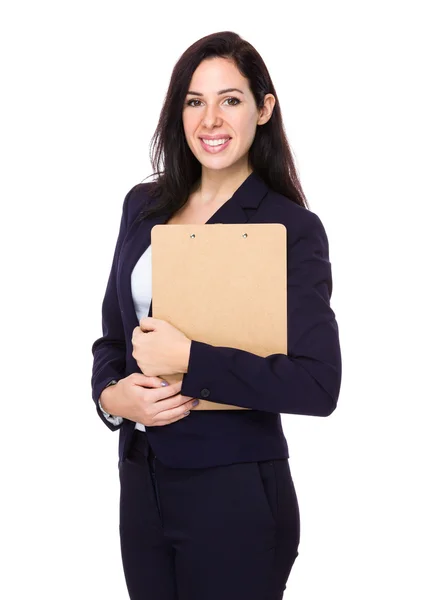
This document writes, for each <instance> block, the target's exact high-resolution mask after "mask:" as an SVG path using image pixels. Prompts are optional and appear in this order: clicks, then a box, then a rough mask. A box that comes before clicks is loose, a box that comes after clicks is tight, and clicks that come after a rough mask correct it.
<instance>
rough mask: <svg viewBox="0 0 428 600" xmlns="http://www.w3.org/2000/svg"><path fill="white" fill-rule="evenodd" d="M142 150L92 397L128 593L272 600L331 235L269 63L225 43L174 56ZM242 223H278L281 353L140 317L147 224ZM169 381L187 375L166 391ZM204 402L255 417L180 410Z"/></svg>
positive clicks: (315, 384)
mask: <svg viewBox="0 0 428 600" xmlns="http://www.w3.org/2000/svg"><path fill="white" fill-rule="evenodd" d="M154 139H155V153H154V158H153V156H152V165H153V168H154V170H155V174H156V175H157V176H158V177H157V179H156V180H155V181H152V182H150V183H141V184H137V185H136V186H135V187H133V188H132V189H131V190H130V191H129V192H128V194H127V196H126V198H125V200H124V205H123V214H122V220H121V224H120V230H119V236H118V240H117V243H116V248H115V252H114V257H113V264H112V267H111V273H110V277H109V280H108V284H107V290H106V293H105V297H104V301H103V305H102V326H103V336H102V337H101V338H99V339H97V340H96V341H95V342H94V344H93V347H92V351H93V356H94V364H93V375H92V396H93V400H94V401H95V404H96V406H97V411H98V414H99V416H100V417H101V418H102V420H103V421H104V422H105V424H106V425H107V426H108V427H109V428H110V429H111V430H113V431H114V430H116V429H120V437H119V475H120V485H121V491H120V539H121V550H122V560H123V567H124V573H125V578H126V583H127V587H128V591H129V595H130V598H131V599H140V598H144V599H145V600H151V599H153V600H172V599H178V600H211V599H212V600H214V599H215V600H218V598H222V600H232V599H233V600H236V598H246V600H261V599H262V598H263V599H265V600H279V599H280V598H282V597H283V592H284V589H285V587H286V582H287V579H288V576H289V573H290V570H291V568H292V566H293V563H294V561H295V559H296V557H297V555H298V546H299V541H300V515H299V507H298V502H297V497H296V493H295V488H294V485H293V480H292V477H291V473H290V467H289V464H288V458H289V453H288V447H287V442H286V439H285V437H284V434H283V431H282V426H281V419H280V414H281V413H293V414H302V415H313V416H315V415H317V416H327V415H329V414H331V413H332V412H333V411H334V409H335V407H336V404H337V400H338V396H339V389H340V381H341V354H340V345H339V335H338V326H337V323H336V320H335V314H334V312H333V310H332V309H331V307H330V297H331V292H332V278H331V265H330V262H329V255H328V241H327V236H326V233H325V230H324V227H323V225H322V223H321V221H320V219H319V217H318V216H317V215H316V214H315V213H313V212H311V211H310V210H309V209H308V208H307V202H306V199H305V196H304V194H303V192H302V189H301V186H300V183H299V180H298V176H297V174H296V169H295V166H294V164H293V160H292V155H291V151H290V148H289V145H288V142H287V139H286V136H285V133H284V128H283V124H282V118H281V111H280V106H279V102H278V99H277V97H276V93H275V89H274V86H273V84H272V81H271V79H270V76H269V74H268V71H267V69H266V67H265V65H264V62H263V60H262V59H261V57H260V56H259V54H258V53H257V52H256V50H255V49H254V48H253V47H252V46H251V45H250V44H249V43H248V42H246V41H244V40H243V39H242V38H240V37H239V36H238V35H237V34H235V33H233V32H221V33H216V34H213V35H209V36H206V37H204V38H202V39H200V40H198V41H197V42H196V43H194V44H193V45H192V46H190V48H188V49H187V50H186V51H185V52H184V54H183V55H182V56H181V58H180V59H179V61H178V62H177V64H176V65H175V67H174V70H173V73H172V77H171V81H170V85H169V89H168V92H167V96H166V99H165V102H164V106H163V108H162V112H161V115H160V120H159V124H158V127H157V130H156V132H155V136H154ZM161 160H162V161H163V165H164V168H163V169H161V168H160V164H161ZM247 222H253V223H263V222H264V223H269V222H270V223H272V222H277V223H283V224H284V225H285V226H286V228H287V286H288V287H287V311H288V313H287V314H288V354H287V355H285V354H273V355H270V356H267V357H261V356H257V355H255V354H252V353H250V352H245V351H243V350H240V349H237V348H230V347H218V346H212V345H210V344H207V343H205V342H204V341H203V340H193V339H189V338H188V337H187V336H186V335H185V334H184V333H183V332H181V331H180V330H178V329H177V328H175V327H174V326H172V325H171V324H170V323H167V322H166V321H163V320H160V319H153V318H152V317H151V255H150V241H151V239H150V232H151V229H152V227H153V226H154V225H157V224H171V223H186V224H190V223H193V224H211V223H247ZM206 292H207V303H209V300H210V290H209V289H207V290H206ZM171 293H173V289H172V290H171ZM148 333H150V335H147V334H148ZM143 373H144V374H143ZM168 373H171V374H172V373H182V381H178V382H176V383H174V384H171V385H170V386H164V385H163V383H165V382H163V381H162V380H161V378H160V377H159V375H161V374H162V375H166V374H168ZM198 398H203V399H205V400H208V401H210V400H211V401H213V402H222V403H225V404H233V405H235V406H240V407H245V408H251V409H252V410H247V411H245V410H236V411H234V410H212V411H192V407H193V404H192V402H193V401H195V402H197V399H198ZM195 399H196V400H195Z"/></svg>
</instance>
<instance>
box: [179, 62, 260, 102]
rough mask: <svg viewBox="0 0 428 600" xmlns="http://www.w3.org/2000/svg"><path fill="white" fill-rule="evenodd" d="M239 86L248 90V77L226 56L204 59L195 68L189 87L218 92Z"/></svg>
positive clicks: (203, 91) (197, 90)
mask: <svg viewBox="0 0 428 600" xmlns="http://www.w3.org/2000/svg"><path fill="white" fill-rule="evenodd" d="M229 87H237V88H240V89H241V90H243V91H244V89H245V91H247V90H248V89H249V88H248V82H247V79H246V78H245V77H244V76H243V75H241V73H240V72H239V70H238V68H237V67H236V65H235V63H234V62H233V61H232V60H230V59H226V58H219V57H215V58H209V59H205V60H203V61H202V62H201V63H200V64H199V65H198V66H197V68H196V69H195V72H194V73H193V76H192V79H191V81H190V86H189V89H191V90H194V91H196V92H202V93H217V92H218V91H219V90H221V89H224V88H229Z"/></svg>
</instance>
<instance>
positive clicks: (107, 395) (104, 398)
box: [99, 380, 118, 417]
mask: <svg viewBox="0 0 428 600" xmlns="http://www.w3.org/2000/svg"><path fill="white" fill-rule="evenodd" d="M117 383H118V382H117V381H116V380H113V381H110V382H109V383H108V384H107V386H106V387H105V388H104V389H103V391H102V392H101V394H100V397H99V404H100V407H101V409H102V410H103V411H104V412H105V413H107V414H109V415H111V416H112V417H113V416H115V414H114V408H113V407H112V406H111V400H112V398H113V396H114V394H115V392H116V390H115V389H114V388H115V387H116V385H117Z"/></svg>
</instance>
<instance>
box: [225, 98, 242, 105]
mask: <svg viewBox="0 0 428 600" xmlns="http://www.w3.org/2000/svg"><path fill="white" fill-rule="evenodd" d="M229 100H236V104H229V106H237V105H238V104H241V101H240V100H239V99H238V98H235V97H231V98H226V100H225V101H226V102H229Z"/></svg>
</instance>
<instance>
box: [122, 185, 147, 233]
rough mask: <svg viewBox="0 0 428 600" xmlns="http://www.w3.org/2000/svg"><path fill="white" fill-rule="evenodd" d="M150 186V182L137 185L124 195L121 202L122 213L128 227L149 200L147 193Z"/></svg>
mask: <svg viewBox="0 0 428 600" xmlns="http://www.w3.org/2000/svg"><path fill="white" fill-rule="evenodd" d="M152 186H153V182H152V181H149V182H146V183H137V184H136V185H134V186H133V187H132V188H131V189H130V190H129V191H128V193H127V194H126V196H125V200H124V202H123V211H124V213H125V214H126V216H127V217H126V220H127V223H128V225H130V224H131V223H132V222H133V221H134V219H135V218H136V217H137V216H138V214H139V213H140V211H141V210H142V208H143V207H144V206H145V204H146V203H147V202H148V201H149V200H150V195H149V191H150V189H151V187H152Z"/></svg>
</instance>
